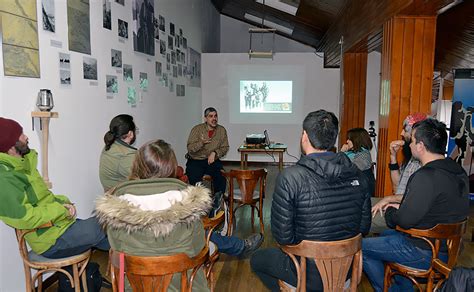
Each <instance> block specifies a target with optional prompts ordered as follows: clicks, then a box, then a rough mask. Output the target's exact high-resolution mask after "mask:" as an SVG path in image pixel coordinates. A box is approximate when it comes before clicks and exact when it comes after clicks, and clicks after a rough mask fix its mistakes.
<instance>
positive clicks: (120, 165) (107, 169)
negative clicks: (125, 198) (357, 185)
mask: <svg viewBox="0 0 474 292" xmlns="http://www.w3.org/2000/svg"><path fill="white" fill-rule="evenodd" d="M136 153H137V149H136V148H134V147H132V146H130V145H128V144H126V143H125V142H122V141H120V140H116V141H115V142H114V143H113V144H112V145H111V146H110V149H109V150H107V151H106V150H105V148H104V149H103V150H102V153H101V154H100V163H99V178H100V183H101V184H102V187H103V188H104V191H108V190H109V189H111V188H112V187H114V186H116V185H118V184H119V183H121V182H124V181H126V180H127V178H128V176H129V175H130V171H131V168H132V164H133V160H134V159H135V154H136Z"/></svg>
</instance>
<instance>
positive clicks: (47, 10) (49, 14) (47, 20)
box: [41, 0, 56, 32]
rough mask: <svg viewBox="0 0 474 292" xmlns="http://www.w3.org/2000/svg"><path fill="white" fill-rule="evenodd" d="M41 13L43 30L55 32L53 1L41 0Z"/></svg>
mask: <svg viewBox="0 0 474 292" xmlns="http://www.w3.org/2000/svg"><path fill="white" fill-rule="evenodd" d="M41 13H42V14H43V30H47V31H50V32H55V30H56V28H55V26H56V24H55V21H56V20H55V16H54V0H42V1H41Z"/></svg>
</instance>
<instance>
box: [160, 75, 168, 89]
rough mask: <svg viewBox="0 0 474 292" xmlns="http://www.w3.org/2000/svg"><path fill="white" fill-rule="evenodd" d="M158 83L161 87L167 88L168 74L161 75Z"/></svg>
mask: <svg viewBox="0 0 474 292" xmlns="http://www.w3.org/2000/svg"><path fill="white" fill-rule="evenodd" d="M160 82H161V85H163V87H168V74H167V73H163V75H162V76H161V78H160Z"/></svg>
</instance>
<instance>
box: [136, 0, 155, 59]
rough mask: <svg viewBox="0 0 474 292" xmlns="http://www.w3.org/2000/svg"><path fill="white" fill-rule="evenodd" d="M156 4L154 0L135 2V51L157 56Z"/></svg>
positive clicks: (138, 0)
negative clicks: (154, 22) (154, 20)
mask: <svg viewBox="0 0 474 292" xmlns="http://www.w3.org/2000/svg"><path fill="white" fill-rule="evenodd" d="M154 17H155V2H154V1H153V0H133V1H132V18H133V28H132V32H133V50H134V51H135V52H140V53H145V54H147V55H151V56H154V55H155V29H154V25H153V19H154Z"/></svg>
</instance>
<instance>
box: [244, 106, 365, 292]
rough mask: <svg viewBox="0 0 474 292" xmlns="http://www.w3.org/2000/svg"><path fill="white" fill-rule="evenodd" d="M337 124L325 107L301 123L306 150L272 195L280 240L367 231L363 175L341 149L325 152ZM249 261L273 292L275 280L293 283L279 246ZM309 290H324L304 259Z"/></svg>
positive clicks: (274, 226)
mask: <svg viewBox="0 0 474 292" xmlns="http://www.w3.org/2000/svg"><path fill="white" fill-rule="evenodd" d="M338 124H339V123H338V120H337V118H336V116H335V115H334V114H333V113H331V112H327V111H325V110H318V111H315V112H312V113H309V114H308V115H307V116H306V118H305V120H304V122H303V134H302V137H301V149H302V152H303V154H305V155H303V156H302V157H301V159H300V160H299V161H298V162H297V164H296V165H295V166H293V167H289V168H286V169H285V170H284V171H283V172H281V173H280V175H279V176H278V178H277V181H276V185H275V193H274V194H273V202H272V214H271V222H272V233H273V237H274V238H275V240H276V241H277V242H278V244H280V245H294V244H298V243H300V242H301V241H302V240H315V241H334V240H341V239H347V238H350V237H353V236H355V235H357V234H358V233H363V234H366V233H367V232H368V231H369V228H370V222H371V215H370V207H371V206H370V195H369V190H368V185H367V181H366V179H365V178H364V176H363V175H362V173H361V172H360V171H359V170H358V168H357V167H356V166H355V165H354V164H352V163H351V162H350V160H349V158H347V156H346V155H345V154H344V153H337V154H335V153H332V152H328V149H331V148H332V147H333V146H334V143H335V142H336V137H337V133H338ZM250 264H251V266H252V269H253V271H254V272H255V273H256V274H257V275H258V276H259V277H260V279H261V280H262V282H263V283H264V284H265V286H267V287H268V288H269V289H271V290H272V291H279V287H278V279H281V280H283V281H285V282H287V283H289V284H290V285H293V286H296V269H295V266H294V264H293V263H292V261H291V259H290V258H289V257H288V256H287V255H286V254H284V253H283V252H282V251H281V250H280V249H278V248H269V249H264V250H260V251H257V252H256V253H255V254H254V256H253V257H252V259H251V261H250ZM307 290H308V291H313V290H316V291H317V290H319V291H322V290H323V285H322V281H321V277H320V275H319V272H318V271H317V268H316V266H315V264H314V262H312V263H308V268H307Z"/></svg>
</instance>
